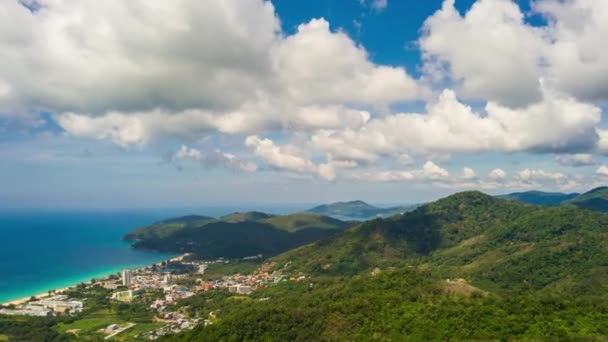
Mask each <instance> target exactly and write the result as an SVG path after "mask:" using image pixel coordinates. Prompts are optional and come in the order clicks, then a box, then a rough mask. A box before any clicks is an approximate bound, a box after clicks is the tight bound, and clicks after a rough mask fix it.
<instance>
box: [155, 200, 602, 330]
mask: <svg viewBox="0 0 608 342" xmlns="http://www.w3.org/2000/svg"><path fill="white" fill-rule="evenodd" d="M607 237H608V216H606V215H604V214H601V213H596V212H592V211H588V210H580V209H577V208H574V207H566V206H558V207H541V206H535V205H528V204H523V203H519V202H515V201H508V200H503V199H498V198H495V197H492V196H488V195H485V194H482V193H479V192H464V193H459V194H456V195H453V196H450V197H447V198H444V199H442V200H439V201H436V202H433V203H430V204H427V205H425V206H422V207H420V208H418V209H417V210H415V211H414V212H411V213H407V214H404V215H399V216H395V217H391V218H387V219H376V220H373V221H368V222H364V223H362V224H359V225H357V226H355V227H352V228H349V229H347V230H345V231H343V232H342V233H340V234H337V235H334V236H332V237H329V238H326V239H323V240H320V241H317V242H315V243H312V244H309V245H306V246H302V247H299V248H297V249H295V250H291V251H288V252H286V253H283V254H281V255H278V256H276V257H274V258H273V259H272V260H274V261H277V262H278V265H280V266H278V267H279V268H280V269H281V271H282V272H288V273H289V274H292V275H296V276H300V275H306V276H307V279H306V281H303V282H297V281H294V282H287V283H285V284H280V285H277V286H271V287H269V288H266V289H263V290H260V291H256V292H255V293H254V294H253V295H252V297H251V298H244V299H242V300H231V299H232V298H233V297H231V296H230V295H229V294H226V295H224V296H225V297H218V295H214V297H212V296H210V295H209V296H208V295H206V294H203V295H200V296H199V297H197V298H196V299H194V300H193V301H190V302H188V308H189V310H190V312H191V313H192V314H196V315H199V316H202V317H207V315H209V313H210V312H217V313H218V317H219V319H218V320H217V322H216V323H215V324H213V325H210V326H208V327H202V326H199V327H198V328H197V329H195V330H194V331H192V332H185V333H182V334H180V335H178V336H172V337H171V338H169V339H167V340H171V341H193V340H197V341H198V340H200V341H213V340H270V339H279V340H303V341H304V340H392V341H401V340H448V339H450V340H452V339H455V340H513V339H515V340H539V339H540V340H546V339H549V340H576V339H581V338H582V339H583V340H605V339H606V338H607V337H608V327H607V326H606V325H605V322H606V320H607V319H608V305H607V304H605V303H608V301H607V299H608V295H606V286H605V284H606V283H607V282H608V262H607V261H606V260H608V243H607V242H606V241H608V240H607V239H606V238H607Z"/></svg>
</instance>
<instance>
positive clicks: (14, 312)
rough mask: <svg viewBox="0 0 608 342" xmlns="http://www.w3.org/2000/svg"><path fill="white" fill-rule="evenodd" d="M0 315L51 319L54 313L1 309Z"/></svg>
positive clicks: (40, 310)
mask: <svg viewBox="0 0 608 342" xmlns="http://www.w3.org/2000/svg"><path fill="white" fill-rule="evenodd" d="M0 315H7V316H37V317H51V316H53V312H52V311H51V310H46V309H19V310H12V309H0Z"/></svg>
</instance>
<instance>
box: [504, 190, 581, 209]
mask: <svg viewBox="0 0 608 342" xmlns="http://www.w3.org/2000/svg"><path fill="white" fill-rule="evenodd" d="M578 195H579V194H577V193H572V194H564V193H561V192H544V191H525V192H514V193H511V194H507V195H501V196H498V198H502V199H508V200H513V201H518V202H524V203H529V204H537V205H544V206H554V205H560V204H562V203H563V202H565V201H568V200H570V199H572V198H574V197H576V196H578Z"/></svg>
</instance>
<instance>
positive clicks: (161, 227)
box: [123, 215, 216, 241]
mask: <svg viewBox="0 0 608 342" xmlns="http://www.w3.org/2000/svg"><path fill="white" fill-rule="evenodd" d="M215 220H216V219H214V218H213V217H208V216H200V215H189V216H182V217H176V218H172V219H168V220H164V221H160V222H157V223H154V224H152V225H150V226H147V227H141V228H137V229H135V230H134V231H132V232H130V233H129V234H127V235H125V236H124V237H123V240H125V241H137V240H146V239H152V238H157V239H162V238H165V237H167V236H169V235H171V234H172V233H175V232H176V231H178V230H181V229H184V228H186V227H198V226H201V225H205V224H207V223H209V222H213V221H215Z"/></svg>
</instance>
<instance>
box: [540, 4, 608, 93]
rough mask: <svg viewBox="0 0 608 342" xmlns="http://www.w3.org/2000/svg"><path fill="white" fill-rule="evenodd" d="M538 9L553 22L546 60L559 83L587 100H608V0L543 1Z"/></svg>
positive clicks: (565, 89)
mask: <svg viewBox="0 0 608 342" xmlns="http://www.w3.org/2000/svg"><path fill="white" fill-rule="evenodd" d="M534 10H535V11H536V12H538V13H540V14H542V15H544V17H545V18H547V19H548V21H549V26H548V28H547V32H548V33H547V40H548V41H549V44H548V47H547V48H546V50H545V51H546V53H545V56H544V59H545V60H546V62H547V63H548V68H547V74H548V78H550V79H551V80H553V82H554V83H555V86H556V87H557V88H558V89H560V90H562V91H566V92H568V93H570V94H573V95H575V96H577V97H579V98H582V99H587V100H607V99H608V61H607V60H606V58H605V57H604V56H605V54H606V49H605V43H604V37H606V36H607V35H608V2H606V1H604V0H570V1H557V0H542V1H537V2H535V3H534Z"/></svg>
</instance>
